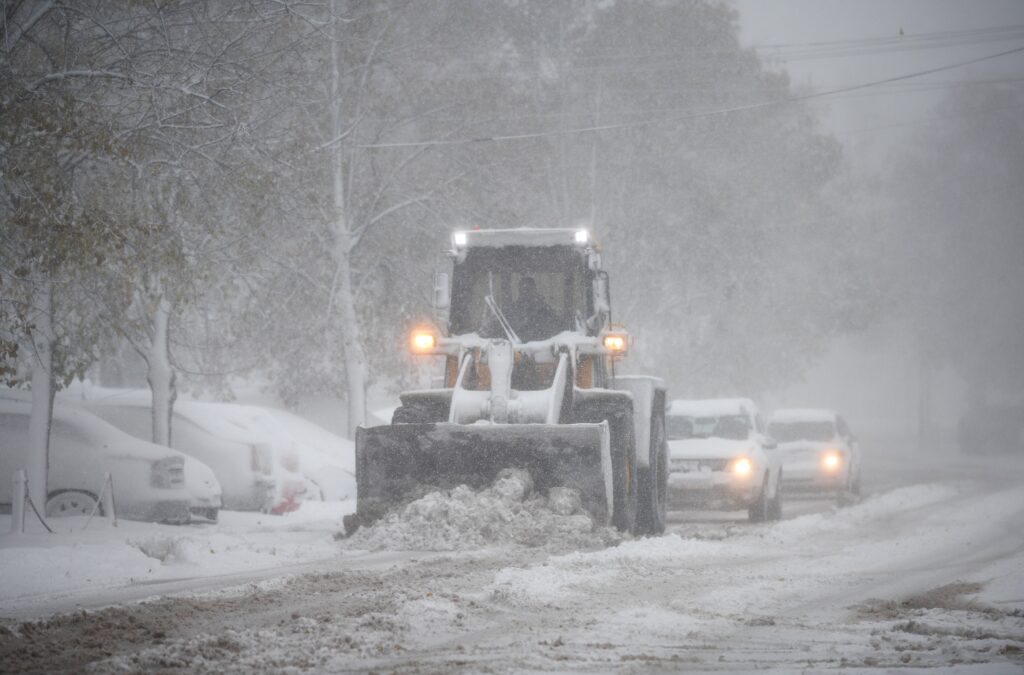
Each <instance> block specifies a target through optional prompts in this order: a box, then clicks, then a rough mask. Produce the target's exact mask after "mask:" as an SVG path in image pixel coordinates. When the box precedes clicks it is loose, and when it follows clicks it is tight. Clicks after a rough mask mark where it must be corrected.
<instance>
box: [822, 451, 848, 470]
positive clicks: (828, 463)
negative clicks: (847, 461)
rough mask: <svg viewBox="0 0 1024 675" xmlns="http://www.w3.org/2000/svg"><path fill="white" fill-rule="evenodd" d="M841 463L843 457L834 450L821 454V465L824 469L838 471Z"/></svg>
mask: <svg viewBox="0 0 1024 675" xmlns="http://www.w3.org/2000/svg"><path fill="white" fill-rule="evenodd" d="M842 463H843V458H842V457H841V456H840V455H839V453H838V452H836V451H834V450H829V451H827V452H825V453H824V454H822V456H821V466H822V468H823V469H825V471H838V470H839V467H840V466H841V465H842Z"/></svg>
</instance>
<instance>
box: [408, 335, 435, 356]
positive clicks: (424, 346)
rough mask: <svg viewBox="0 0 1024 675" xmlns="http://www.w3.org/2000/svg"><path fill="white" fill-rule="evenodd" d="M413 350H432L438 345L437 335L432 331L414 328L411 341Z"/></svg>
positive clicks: (416, 351)
mask: <svg viewBox="0 0 1024 675" xmlns="http://www.w3.org/2000/svg"><path fill="white" fill-rule="evenodd" d="M410 343H411V346H412V350H413V352H415V353H417V354H425V353H427V352H430V351H432V350H433V349H434V347H436V346H437V336H435V335H434V334H433V333H431V332H430V331H426V330H414V331H413V332H412V340H411V341H410Z"/></svg>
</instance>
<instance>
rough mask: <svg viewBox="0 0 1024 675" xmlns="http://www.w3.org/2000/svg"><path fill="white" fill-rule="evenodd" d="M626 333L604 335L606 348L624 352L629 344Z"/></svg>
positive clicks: (611, 350) (620, 352)
mask: <svg viewBox="0 0 1024 675" xmlns="http://www.w3.org/2000/svg"><path fill="white" fill-rule="evenodd" d="M628 342H629V341H628V340H627V339H626V335H625V334H624V333H608V334H607V335H605V336H604V348H605V349H607V350H608V351H610V352H615V353H616V354H623V353H625V351H626V345H627V344H628Z"/></svg>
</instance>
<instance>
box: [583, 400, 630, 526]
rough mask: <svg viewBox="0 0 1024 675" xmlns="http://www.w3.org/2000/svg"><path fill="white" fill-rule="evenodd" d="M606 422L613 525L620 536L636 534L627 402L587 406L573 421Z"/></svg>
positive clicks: (599, 403) (628, 405)
mask: <svg viewBox="0 0 1024 675" xmlns="http://www.w3.org/2000/svg"><path fill="white" fill-rule="evenodd" d="M581 417H582V419H581ZM605 420H607V421H608V427H609V432H610V436H611V439H610V440H611V459H612V500H613V504H612V524H613V525H614V526H615V527H616V528H617V529H618V530H620V531H622V532H630V533H635V532H636V531H637V523H636V511H637V498H638V496H639V495H638V491H639V490H638V488H639V480H638V479H639V476H637V467H636V440H635V438H634V434H633V406H632V405H631V404H630V402H629V401H628V400H626V401H624V402H623V401H615V400H612V401H600V402H597V403H595V404H592V405H589V406H587V409H586V410H585V411H584V412H583V414H582V415H581V416H577V419H576V421H578V422H603V421H605Z"/></svg>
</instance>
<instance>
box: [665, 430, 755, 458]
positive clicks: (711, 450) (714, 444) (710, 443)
mask: <svg viewBox="0 0 1024 675" xmlns="http://www.w3.org/2000/svg"><path fill="white" fill-rule="evenodd" d="M751 446H752V442H751V441H750V440H749V439H745V440H742V441H737V440H735V439H729V438H717V437H714V436H712V437H711V438H688V439H686V440H680V441H669V442H668V452H669V456H670V457H671V458H672V459H731V458H732V457H738V456H739V455H746V454H749V453H750V450H751Z"/></svg>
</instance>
